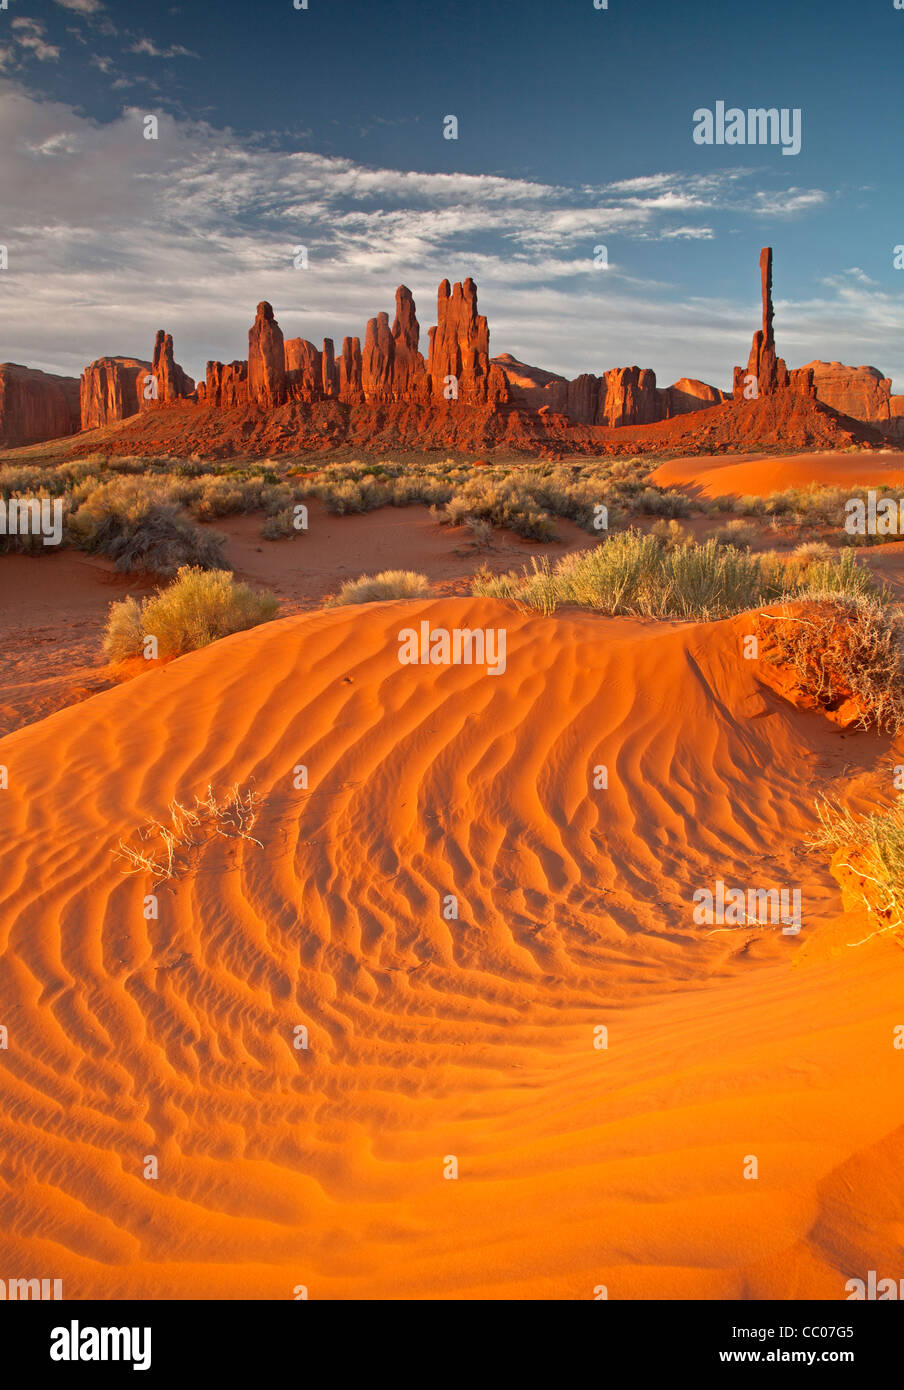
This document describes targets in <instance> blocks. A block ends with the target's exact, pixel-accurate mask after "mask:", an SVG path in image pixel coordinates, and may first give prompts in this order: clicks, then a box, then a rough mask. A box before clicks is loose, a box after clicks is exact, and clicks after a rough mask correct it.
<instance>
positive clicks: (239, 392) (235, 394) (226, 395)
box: [198, 361, 248, 409]
mask: <svg viewBox="0 0 904 1390" xmlns="http://www.w3.org/2000/svg"><path fill="white" fill-rule="evenodd" d="M198 396H199V399H200V400H202V401H203V403H204V404H205V405H213V406H219V407H221V408H222V409H227V408H228V407H230V406H236V405H247V404H248V363H247V362H241V361H239V362H226V363H223V362H208V364H207V379H206V382H205V385H204V390H203V392H202V390H201V388H200V387H198Z"/></svg>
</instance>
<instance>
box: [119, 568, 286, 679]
mask: <svg viewBox="0 0 904 1390" xmlns="http://www.w3.org/2000/svg"><path fill="white" fill-rule="evenodd" d="M278 608H279V602H278V600H277V598H276V597H275V595H273V594H270V593H255V591H254V590H253V589H251V588H250V587H249V585H247V584H239V583H237V582H236V580H235V579H234V577H233V576H232V575H231V574H230V573H229V571H228V570H203V569H198V568H196V567H191V566H187V565H186V566H184V567H183V568H181V569H180V570H179V572H178V574H177V575H176V578H175V580H174V581H173V583H172V584H169V585H167V587H166V588H165V589H159V590H158V591H157V593H156V594H152V595H151V596H150V597H149V598H146V599H144V600H143V601H142V602H141V604H139V603H138V602H137V600H136V599H134V598H131V597H130V598H127V599H124V600H123V601H122V602H121V603H114V604H113V605H112V606H111V608H110V614H109V617H108V619H107V627H106V633H105V636H104V655H105V656H106V657H107V659H108V660H109V661H122V660H123V659H124V658H125V657H129V656H137V655H140V654H143V640H144V638H145V637H146V636H153V637H156V638H157V652H158V655H159V656H162V657H166V656H180V655H182V653H183V652H190V651H195V650H196V649H197V648H199V647H206V646H209V645H210V643H211V642H216V641H217V640H218V639H219V638H220V637H228V636H229V635H230V634H231V633H233V632H244V631H245V629H246V628H249V627H257V625H258V624H259V623H265V622H269V620H270V619H271V618H273V617H274V616H275V614H276V612H277V609H278Z"/></svg>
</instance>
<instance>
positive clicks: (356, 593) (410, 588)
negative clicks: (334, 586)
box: [324, 570, 430, 608]
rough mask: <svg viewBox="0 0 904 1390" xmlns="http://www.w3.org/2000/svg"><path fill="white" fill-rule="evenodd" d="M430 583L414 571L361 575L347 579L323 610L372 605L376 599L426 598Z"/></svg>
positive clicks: (392, 571)
mask: <svg viewBox="0 0 904 1390" xmlns="http://www.w3.org/2000/svg"><path fill="white" fill-rule="evenodd" d="M429 593H430V581H429V580H428V579H427V576H426V575H425V574H417V573H416V572H415V571H414V570H383V571H382V573H381V574H373V575H371V574H362V575H361V577H360V579H349V580H347V581H346V582H345V584H343V585H342V588H341V589H340V590H339V592H338V594H333V596H332V597H331V598H328V599H327V600H326V602H325V603H324V608H337V607H339V606H340V605H343V604H346V603H373V602H375V600H377V599H393V598H426V597H427V596H428V595H429Z"/></svg>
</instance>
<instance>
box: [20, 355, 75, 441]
mask: <svg viewBox="0 0 904 1390" xmlns="http://www.w3.org/2000/svg"><path fill="white" fill-rule="evenodd" d="M79 418H80V417H79V383H78V380H77V378H76V377H69V376H53V375H51V374H50V373H49V372H41V371H38V370H37V368H34V367H22V366H20V365H19V364H18V363H17V362H0V447H3V448H6V449H11V448H14V447H18V446H20V445H23V444H39V443H41V442H42V441H43V440H45V439H56V438H58V437H59V436H61V435H66V434H74V433H75V431H76V430H77V429H78V428H79Z"/></svg>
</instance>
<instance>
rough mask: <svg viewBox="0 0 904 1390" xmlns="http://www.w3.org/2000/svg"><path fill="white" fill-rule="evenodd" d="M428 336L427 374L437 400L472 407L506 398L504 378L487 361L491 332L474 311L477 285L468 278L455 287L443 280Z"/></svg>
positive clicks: (497, 368)
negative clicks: (434, 316)
mask: <svg viewBox="0 0 904 1390" xmlns="http://www.w3.org/2000/svg"><path fill="white" fill-rule="evenodd" d="M429 336H430V355H429V358H428V361H427V372H428V375H429V377H430V390H431V394H432V395H433V396H434V397H435V398H436V399H438V400H458V401H466V402H469V403H471V404H476V403H483V402H487V401H489V402H493V403H496V404H498V403H499V402H501V401H505V400H506V399H507V397H508V390H507V388H506V383H505V376H504V375H503V373H502V372H501V371H500V369H499V367H498V366H496V365H495V364H493V363H491V362H490V330H489V328H488V327H487V321H486V319H485V318H484V317H483V316H482V315H480V314H478V312H477V286H476V285H475V284H474V281H473V280H472V279H471V278H470V277H469V278H468V279H467V280H463V281H462V282H461V283H460V284H455V285H454V286H450V284H449V281H448V280H443V282H442V283H441V285H440V287H439V290H438V292H437V298H436V325H435V327H433V328H431V329H430V335H429Z"/></svg>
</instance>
